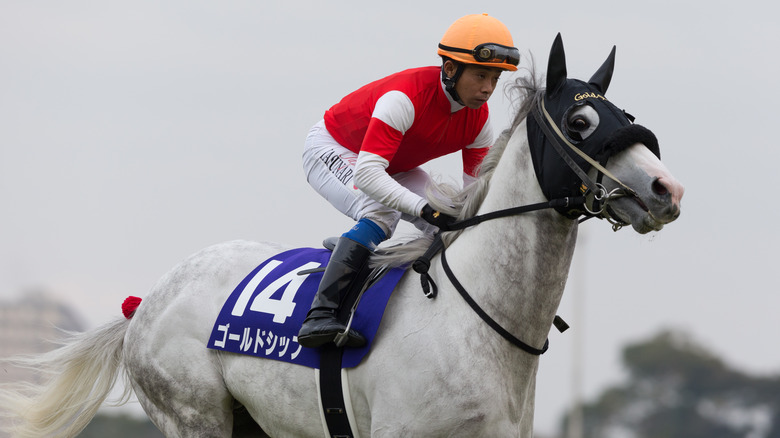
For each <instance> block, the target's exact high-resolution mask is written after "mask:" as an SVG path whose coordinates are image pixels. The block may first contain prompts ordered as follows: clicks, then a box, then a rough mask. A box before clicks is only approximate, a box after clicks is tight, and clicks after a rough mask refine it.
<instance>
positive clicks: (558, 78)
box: [547, 32, 566, 94]
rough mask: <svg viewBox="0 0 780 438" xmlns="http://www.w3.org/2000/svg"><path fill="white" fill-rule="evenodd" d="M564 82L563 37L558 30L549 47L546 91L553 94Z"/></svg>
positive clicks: (564, 56)
mask: <svg viewBox="0 0 780 438" xmlns="http://www.w3.org/2000/svg"><path fill="white" fill-rule="evenodd" d="M564 82H566V54H565V53H564V51H563V39H562V38H561V34H560V32H559V33H558V35H557V36H556V37H555V41H553V45H552V48H551V49H550V59H549V60H548V61H547V93H548V94H555V93H556V92H557V91H558V89H559V88H560V87H561V86H563V84H564Z"/></svg>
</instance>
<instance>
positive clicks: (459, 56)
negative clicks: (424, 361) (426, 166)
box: [298, 14, 520, 347]
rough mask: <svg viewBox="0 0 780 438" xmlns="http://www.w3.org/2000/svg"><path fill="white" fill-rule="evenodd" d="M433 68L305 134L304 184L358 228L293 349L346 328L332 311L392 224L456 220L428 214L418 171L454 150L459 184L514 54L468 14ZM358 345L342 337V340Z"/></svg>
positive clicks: (493, 28)
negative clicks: (460, 171)
mask: <svg viewBox="0 0 780 438" xmlns="http://www.w3.org/2000/svg"><path fill="white" fill-rule="evenodd" d="M438 54H439V55H440V56H441V57H442V66H441V68H439V67H422V68H416V69H410V70H405V71H401V72H399V73H395V74H393V75H390V76H388V77H385V78H383V79H379V80H377V81H375V82H372V83H370V84H368V85H365V86H364V87H362V88H360V89H358V90H357V91H355V92H353V93H351V94H349V95H347V96H346V97H344V98H343V99H342V100H341V101H340V102H339V103H337V104H336V105H334V106H333V107H331V108H330V109H329V110H328V111H327V112H325V116H324V119H323V120H321V121H320V122H318V123H317V124H315V125H314V127H313V128H312V129H311V130H310V131H309V135H308V136H307V138H306V143H305V147H304V152H303V167H304V171H305V173H306V178H307V180H308V182H309V184H310V185H311V186H312V187H314V189H315V190H317V192H319V194H320V195H322V196H323V197H324V198H325V199H327V200H328V201H329V202H330V203H331V204H333V206H334V207H336V208H337V209H338V210H339V211H341V212H342V213H344V214H345V215H347V216H349V217H351V218H352V219H354V220H356V221H357V224H356V225H355V226H354V227H353V228H352V229H350V230H349V231H347V232H346V233H344V234H343V235H342V236H341V237H340V238H339V240H338V243H337V244H336V248H335V249H334V250H333V254H332V257H331V259H330V262H329V263H328V265H327V268H326V270H325V273H324V274H323V277H322V281H321V282H320V286H319V290H318V291H317V295H316V296H315V298H314V302H313V303H312V306H311V310H309V313H308V315H307V317H306V320H305V321H304V322H303V326H302V327H301V329H300V331H299V333H298V343H299V344H300V345H302V346H304V347H318V346H320V345H323V344H326V343H328V342H332V341H333V340H334V338H335V337H336V335H337V334H338V333H340V332H343V331H344V330H345V329H346V327H345V325H344V324H342V323H341V322H339V321H338V320H337V319H336V311H337V310H338V308H339V305H340V304H341V302H342V301H343V299H344V295H346V293H347V291H348V290H349V286H350V284H351V283H352V281H353V280H354V279H355V277H356V276H357V275H358V274H359V273H360V272H361V271H362V270H363V269H365V268H366V267H367V265H368V259H369V257H370V255H371V254H372V252H373V250H374V249H375V248H376V246H377V245H378V244H379V243H381V242H382V241H384V240H385V239H388V238H389V237H390V236H391V235H392V234H393V232H394V230H395V228H396V225H397V224H398V221H399V220H400V219H404V220H407V221H410V222H411V223H412V224H414V225H415V226H416V227H417V228H419V229H421V230H423V231H431V232H432V231H434V230H435V229H436V228H434V227H438V228H439V229H441V230H444V231H446V230H447V229H448V226H449V224H451V223H452V222H453V221H454V220H455V218H453V217H452V216H448V215H446V214H443V213H440V212H438V211H434V209H433V208H432V207H431V206H430V204H428V202H427V201H426V199H425V198H424V196H425V186H426V184H427V182H428V181H429V179H430V177H429V175H428V174H427V173H426V172H425V171H423V170H422V169H421V168H420V167H419V166H420V165H422V164H423V163H426V162H428V161H430V160H432V159H434V158H438V157H441V156H443V155H447V154H450V153H453V152H457V151H461V152H462V156H463V171H464V183H469V182H471V181H473V180H474V178H475V177H476V170H477V167H478V166H479V164H480V163H481V162H482V159H483V158H484V157H485V155H486V154H487V151H488V149H489V147H490V146H492V144H493V140H494V138H493V137H494V134H493V131H492V129H491V127H490V118H489V112H488V106H487V104H486V102H487V100H488V98H489V97H490V95H491V94H492V93H493V91H494V90H495V87H496V84H497V82H498V79H499V76H500V75H501V72H502V71H504V70H510V71H515V70H517V67H516V66H517V64H518V62H519V59H520V52H519V51H518V49H517V48H515V47H514V43H513V41H512V36H511V35H510V33H509V30H508V29H507V28H506V26H504V24H503V23H501V22H500V21H499V20H497V19H495V18H493V17H491V16H488V15H487V14H481V15H467V16H465V17H462V18H460V19H458V20H457V21H455V23H453V24H452V25H451V26H450V27H449V29H447V31H446V33H445V34H444V37H442V39H441V43H440V44H439V50H438ZM365 343H366V339H365V338H364V337H363V336H362V335H361V334H360V333H358V332H357V331H355V330H350V332H349V338H348V341H347V343H346V345H347V346H350V347H360V346H363V345H364V344H365Z"/></svg>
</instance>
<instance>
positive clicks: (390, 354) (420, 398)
mask: <svg viewBox="0 0 780 438" xmlns="http://www.w3.org/2000/svg"><path fill="white" fill-rule="evenodd" d="M613 60H614V50H613V52H612V54H611V55H610V57H609V59H608V60H607V62H605V63H604V65H603V66H602V68H600V69H599V71H598V72H597V73H596V74H595V75H594V77H593V78H592V79H591V80H590V81H589V82H588V83H586V82H583V81H577V80H574V79H568V78H567V77H566V65H565V59H564V54H563V46H562V43H561V42H560V38H558V39H556V43H555V44H554V45H553V49H552V52H551V55H550V61H549V64H548V75H547V81H546V87H545V88H542V87H540V86H537V85H536V83H535V82H536V80H535V79H534V76H535V75H534V74H533V73H531V74H530V75H529V77H526V78H523V79H520V80H519V82H518V84H517V86H518V89H519V90H521V91H522V92H523V94H524V98H522V101H521V102H522V105H521V107H520V109H519V112H518V115H517V116H516V118H515V120H514V122H513V125H512V127H511V129H509V130H508V131H506V132H505V133H504V134H503V135H502V137H501V138H500V139H499V140H498V141H497V144H496V145H495V146H494V147H493V148H492V150H491V152H490V153H489V155H488V156H487V158H486V160H485V162H484V164H483V167H482V169H481V174H480V175H481V176H480V177H479V179H478V181H477V182H476V183H475V184H472V185H470V186H469V187H467V188H465V189H464V190H463V191H460V192H458V193H451V192H447V190H446V189H442V191H443V192H445V193H450V194H451V195H452V196H451V198H452V199H448V200H445V201H444V202H440V203H439V204H441V205H436V207H437V208H440V209H441V210H442V211H445V212H448V213H451V214H453V215H456V216H457V217H459V218H461V219H462V220H465V219H468V218H471V217H475V216H480V215H484V214H489V213H492V212H497V211H502V210H506V209H509V208H513V207H517V206H524V205H531V204H536V203H545V202H547V201H548V200H549V199H550V198H552V197H559V196H564V197H565V198H566V199H568V200H569V201H571V202H570V203H569V204H568V206H567V205H566V204H567V202H568V201H567V202H563V203H559V204H556V206H557V208H555V209H550V208H546V209H540V210H535V211H531V212H528V213H524V214H517V215H509V216H506V217H500V218H495V219H492V220H486V221H484V222H481V223H479V224H474V225H473V226H470V227H468V228H466V229H463V230H460V231H457V232H449V233H443V237H444V244H445V245H444V246H445V253H444V255H445V258H446V268H447V269H449V270H450V271H451V272H452V273H453V275H454V277H453V278H456V279H457V280H456V281H457V282H459V283H460V285H461V287H462V288H463V289H464V290H466V291H467V292H468V294H469V295H470V297H471V298H472V299H473V301H474V302H475V303H476V304H477V305H478V306H479V307H480V308H481V309H482V311H483V312H484V313H485V314H486V315H489V317H490V318H491V319H492V320H493V321H494V322H495V324H496V325H498V326H499V327H500V328H501V329H502V330H504V331H505V332H506V333H509V334H511V335H512V336H514V337H516V338H518V339H520V340H521V341H522V342H523V343H524V344H526V345H527V346H529V347H530V348H531V349H535V350H542V349H543V347H544V346H545V343H546V342H545V341H546V338H547V335H548V333H549V331H550V329H551V326H552V323H553V319H554V316H555V312H556V309H557V308H558V305H559V302H560V300H561V295H562V294H563V290H564V285H565V283H566V279H567V275H568V271H569V265H570V263H571V260H572V254H573V252H574V246H575V241H576V236H577V227H578V220H577V218H578V217H581V215H583V214H584V215H585V216H591V215H592V216H598V217H602V218H607V219H608V220H609V221H610V222H612V223H613V226H614V227H615V228H619V227H621V226H624V225H628V224H630V225H631V226H633V228H634V229H635V230H636V231H637V232H639V233H647V232H650V231H653V230H660V229H661V228H662V227H663V225H664V224H666V223H669V222H672V221H673V220H675V219H676V218H677V217H678V215H679V213H680V199H681V197H682V195H683V188H682V186H681V185H680V183H679V182H677V180H676V179H675V178H674V177H673V176H672V175H671V174H670V172H669V171H668V170H667V169H666V167H665V166H664V165H663V164H662V163H661V161H660V159H659V158H658V156H659V152H658V145H657V143H655V137H654V136H653V135H652V133H650V132H649V131H648V130H646V129H644V128H641V127H637V125H633V124H631V121H630V120H629V119H630V116H627V115H626V114H624V113H623V112H622V111H619V110H617V109H616V108H615V107H614V106H613V105H612V104H611V103H610V102H609V101H608V100H606V98H605V97H604V94H605V93H606V88H607V86H608V85H609V80H610V78H611V74H612V65H613ZM640 128H641V129H640ZM570 147H573V148H575V149H578V150H580V151H584V152H585V153H586V154H588V155H590V156H592V157H595V158H597V159H596V160H595V161H594V162H590V161H588V160H587V159H586V158H584V157H581V156H580V155H578V154H577V153H576V151H573V150H572V149H569V148H570ZM557 148H563V150H564V152H563V153H564V154H566V155H568V156H570V157H571V161H572V162H573V163H574V164H575V165H576V166H577V167H578V168H579V169H581V171H578V170H572V168H571V167H569V165H568V164H566V162H565V160H563V159H560V158H559V155H556V154H558V153H559V152H556V149H557ZM551 151H552V152H551ZM556 157H558V158H556ZM600 163H601V164H604V163H605V164H604V166H603V167H602V165H601V164H600ZM605 175H606V176H605ZM583 184H584V185H585V186H587V187H588V189H589V190H588V191H587V192H585V193H582V192H581V191H580V190H579V187H580V186H582V185H583ZM581 195H584V198H585V199H586V201H585V204H582V203H581V202H580V201H581V200H582V198H581ZM433 198H436V197H432V199H433ZM430 244H431V239H430V238H421V239H420V240H418V241H415V242H411V243H409V244H406V245H403V246H400V247H397V248H391V249H388V250H387V253H386V255H385V256H384V258H383V260H384V261H386V262H387V261H389V262H391V263H393V264H396V265H397V264H401V263H408V262H411V261H413V260H415V259H416V258H417V257H419V256H420V255H421V254H422V253H423V252H424V251H425V250H426V249H427V248H428V247H429V246H430ZM285 249H288V247H286V246H283V245H279V244H274V243H252V242H243V241H240V242H230V243H225V244H220V245H216V246H213V247H210V248H207V249H204V250H202V251H201V252H198V253H197V254H195V255H193V256H191V257H190V258H188V259H187V260H185V261H184V262H182V263H181V264H180V265H178V266H177V267H175V268H174V269H173V270H171V271H170V272H169V273H168V274H166V275H165V276H164V277H163V278H162V279H161V280H160V281H159V282H158V283H157V284H156V286H154V288H153V289H152V291H151V292H150V293H149V294H148V295H146V296H145V297H144V301H143V303H142V304H141V305H140V307H138V309H137V311H136V313H135V315H134V317H133V318H132V319H121V320H117V321H116V322H113V323H110V324H107V325H105V326H103V327H100V328H98V329H96V330H94V331H91V332H88V333H83V334H78V335H75V336H74V337H73V338H72V339H71V340H70V341H69V342H68V343H67V344H65V345H64V346H63V347H62V348H60V349H59V350H56V351H54V352H52V353H49V354H47V355H45V356H43V357H39V358H33V359H28V360H27V365H29V366H32V367H35V368H36V369H38V370H41V371H42V372H43V373H45V374H46V375H48V376H49V377H50V380H48V381H47V382H45V383H44V384H42V385H41V386H35V387H28V388H24V389H23V390H11V389H9V388H6V389H4V390H3V391H2V393H0V399H2V403H3V408H4V409H5V410H6V412H14V413H15V414H18V416H17V417H15V420H16V421H15V423H16V425H17V426H18V429H17V433H18V436H30V437H32V436H35V437H40V436H64V437H72V436H75V435H76V434H77V433H78V432H79V431H80V430H81V429H82V428H83V427H85V426H86V424H87V423H88V422H89V421H90V419H91V418H92V417H93V416H94V415H95V412H96V410H97V408H98V407H99V406H100V405H101V403H102V402H103V400H104V399H105V398H106V396H107V394H108V393H109V391H110V390H111V388H112V386H113V385H114V383H115V380H116V378H117V377H118V376H120V375H123V376H124V377H125V378H126V379H127V381H128V385H127V388H128V391H129V388H131V387H132V390H134V391H135V393H136V395H137V396H138V399H139V400H140V403H141V405H142V406H143V408H144V409H145V411H146V412H147V414H148V415H149V417H150V418H151V419H152V421H153V422H154V423H155V424H156V425H157V427H159V428H160V430H162V431H163V433H164V434H165V435H166V436H168V437H188V438H191V437H222V436H231V435H232V436H271V437H322V436H326V432H325V430H324V427H323V423H322V421H321V414H320V406H319V405H318V397H317V384H316V381H315V373H314V372H313V371H312V369H309V368H306V367H302V366H298V365H292V364H288V363H285V362H278V361H273V360H259V359H256V358H252V357H250V356H244V355H239V354H233V353H224V352H219V351H215V350H210V349H207V348H206V342H207V340H208V338H209V335H210V333H211V327H212V324H213V321H214V320H215V318H216V317H217V314H218V312H219V310H220V307H221V305H222V304H223V302H224V301H225V300H226V297H227V295H228V294H229V293H230V292H231V291H232V288H233V287H234V286H235V285H236V284H238V283H239V282H240V281H241V280H242V279H243V278H244V276H246V275H247V273H248V272H250V271H251V270H252V269H254V268H255V267H256V266H257V263H258V261H262V260H265V259H267V258H269V257H271V256H273V255H274V254H277V253H279V252H281V251H283V250H285ZM427 275H429V276H430V278H431V279H433V280H434V281H435V283H436V284H437V285H438V296H437V297H436V298H435V299H433V300H428V299H426V298H425V297H424V296H423V294H422V293H421V286H420V279H419V276H418V275H417V274H416V273H415V272H413V271H411V270H410V271H408V272H407V273H406V274H405V275H404V277H403V278H402V279H401V281H400V283H398V285H397V287H396V289H395V290H394V292H393V295H392V297H391V299H390V302H389V304H388V308H387V310H386V312H385V316H384V317H383V319H382V322H381V326H380V328H379V333H378V335H377V337H376V339H375V341H374V344H373V346H372V350H371V353H370V354H369V355H368V357H367V358H366V359H365V360H364V361H363V363H361V364H360V365H359V366H357V367H355V368H351V369H348V370H346V371H345V372H344V373H343V375H344V378H345V382H346V384H347V385H348V391H347V396H348V405H349V407H350V408H351V410H352V412H351V414H352V415H351V420H352V425H353V427H352V429H353V432H354V434H355V436H362V437H369V436H370V437H445V436H446V437H455V436H458V437H461V436H462V437H475V436H482V437H488V436H490V437H509V436H520V437H532V436H533V416H534V392H535V379H536V373H537V367H538V365H539V358H538V355H537V354H535V353H533V352H531V353H529V352H528V351H526V350H525V349H522V348H518V346H516V345H514V344H513V343H511V342H509V341H508V340H507V339H506V338H505V337H502V336H501V335H499V334H498V333H497V331H496V330H495V329H494V328H493V327H491V326H490V325H488V324H487V323H486V322H485V321H484V320H483V319H482V318H481V317H480V316H479V315H478V314H477V312H475V310H474V309H472V307H470V306H469V304H467V302H466V300H464V299H463V298H462V297H461V296H460V294H459V293H458V292H457V291H456V289H455V286H453V279H452V278H450V277H448V276H447V274H446V272H445V266H444V265H443V264H442V256H441V253H439V254H438V255H436V256H434V257H433V258H432V260H431V263H430V270H429V271H428V274H427ZM538 352H539V351H537V352H536V353H538ZM122 369H124V373H122ZM22 394H24V395H22Z"/></svg>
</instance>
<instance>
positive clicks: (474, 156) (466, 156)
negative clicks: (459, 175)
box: [463, 147, 490, 177]
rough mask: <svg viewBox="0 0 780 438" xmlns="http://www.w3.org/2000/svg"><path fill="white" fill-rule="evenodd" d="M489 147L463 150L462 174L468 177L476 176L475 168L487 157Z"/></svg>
mask: <svg viewBox="0 0 780 438" xmlns="http://www.w3.org/2000/svg"><path fill="white" fill-rule="evenodd" d="M489 150H490V148H489V147H485V148H466V149H463V172H465V173H466V175H469V176H474V177H476V176H477V167H479V165H480V164H482V160H483V159H484V158H485V155H487V153H488V151H489Z"/></svg>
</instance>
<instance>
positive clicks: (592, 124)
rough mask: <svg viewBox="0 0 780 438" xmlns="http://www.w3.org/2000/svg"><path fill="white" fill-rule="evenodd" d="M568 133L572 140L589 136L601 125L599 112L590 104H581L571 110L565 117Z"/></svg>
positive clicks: (577, 140)
mask: <svg viewBox="0 0 780 438" xmlns="http://www.w3.org/2000/svg"><path fill="white" fill-rule="evenodd" d="M564 120H565V121H566V123H565V128H566V134H567V135H568V136H569V138H570V139H571V140H572V141H575V142H580V141H583V140H584V139H586V138H588V137H589V136H590V135H591V134H592V133H593V131H595V130H596V128H597V127H598V125H599V114H598V112H597V111H596V110H595V109H594V108H593V107H592V106H590V105H579V106H576V107H573V108H571V109H570V110H569V112H568V114H567V115H566V117H565V119H564Z"/></svg>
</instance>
